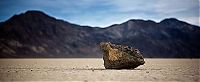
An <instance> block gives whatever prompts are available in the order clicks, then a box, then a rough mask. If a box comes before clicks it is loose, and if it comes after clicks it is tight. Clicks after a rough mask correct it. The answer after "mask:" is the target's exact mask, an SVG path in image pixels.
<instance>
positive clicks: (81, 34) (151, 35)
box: [0, 11, 200, 58]
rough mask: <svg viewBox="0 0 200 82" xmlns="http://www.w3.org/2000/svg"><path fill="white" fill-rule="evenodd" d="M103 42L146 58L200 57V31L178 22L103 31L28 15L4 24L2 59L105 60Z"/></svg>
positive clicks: (1, 27)
mask: <svg viewBox="0 0 200 82" xmlns="http://www.w3.org/2000/svg"><path fill="white" fill-rule="evenodd" d="M102 41H109V42H112V43H115V44H123V45H128V46H132V47H136V48H138V49H139V50H140V51H141V53H143V54H144V57H167V58H168V57H171V58H173V57H178V58H179V57H181V58H182V57H184V58H185V57H186V58H199V55H200V27H198V26H194V25H191V24H188V23H186V22H183V21H179V20H177V19H175V18H169V19H164V20H163V21H161V22H159V23H156V22H154V21H151V20H129V21H127V22H124V23H122V24H115V25H111V26H109V27H106V28H99V27H90V26H80V25H76V24H72V23H69V22H66V21H63V20H58V19H55V18H53V17H50V16H48V15H46V14H45V13H43V12H41V11H27V12H26V13H22V14H19V15H14V16H13V17H11V18H10V19H8V20H7V21H5V22H1V23H0V57H1V58H7V57H8V58H43V57H45V58H46V57H47V58H50V57H59V58H61V57H102V54H101V52H100V49H99V43H100V42H102Z"/></svg>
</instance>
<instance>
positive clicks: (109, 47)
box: [100, 42, 145, 69]
mask: <svg viewBox="0 0 200 82" xmlns="http://www.w3.org/2000/svg"><path fill="white" fill-rule="evenodd" d="M100 49H101V50H102V51H103V60H104V66H105V68H106V69H134V68H136V67H138V66H139V65H143V64H144V63H145V61H144V59H143V56H142V54H141V53H140V52H139V50H138V49H135V48H132V47H128V46H122V45H115V44H111V43H110V42H101V43H100Z"/></svg>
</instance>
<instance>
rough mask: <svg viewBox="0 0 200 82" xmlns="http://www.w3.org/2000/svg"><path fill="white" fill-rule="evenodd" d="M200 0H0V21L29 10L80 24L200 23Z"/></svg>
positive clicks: (102, 25)
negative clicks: (136, 21)
mask: <svg viewBox="0 0 200 82" xmlns="http://www.w3.org/2000/svg"><path fill="white" fill-rule="evenodd" d="M199 2H200V1H199V0H0V21H5V20H7V19H8V18H10V17H11V16H12V15H14V14H19V13H23V12H25V11H27V10H41V11H43V12H45V13H47V14H49V15H50V16H53V17H55V18H58V19H63V20H65V21H68V22H71V23H76V24H80V25H89V26H101V27H104V26H109V25H111V24H114V23H122V22H125V21H127V20H129V19H145V20H154V21H156V22H159V21H161V20H162V19H164V18H171V17H173V18H177V19H179V20H183V21H186V22H189V23H191V24H195V25H199V15H200V14H199V11H200V6H199Z"/></svg>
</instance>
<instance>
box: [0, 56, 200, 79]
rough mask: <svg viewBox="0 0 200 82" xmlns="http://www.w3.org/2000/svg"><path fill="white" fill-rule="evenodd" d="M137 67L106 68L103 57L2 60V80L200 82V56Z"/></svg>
mask: <svg viewBox="0 0 200 82" xmlns="http://www.w3.org/2000/svg"><path fill="white" fill-rule="evenodd" d="M145 62H146V63H145V65H142V66H139V67H138V68H135V69H122V70H111V69H105V68H104V66H103V59H101V58H76V59H75V58H66V59H0V80H1V81H180V82H200V68H199V67H200V59H145Z"/></svg>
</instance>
